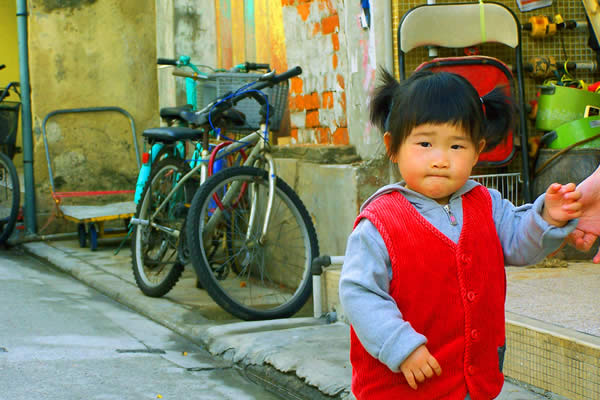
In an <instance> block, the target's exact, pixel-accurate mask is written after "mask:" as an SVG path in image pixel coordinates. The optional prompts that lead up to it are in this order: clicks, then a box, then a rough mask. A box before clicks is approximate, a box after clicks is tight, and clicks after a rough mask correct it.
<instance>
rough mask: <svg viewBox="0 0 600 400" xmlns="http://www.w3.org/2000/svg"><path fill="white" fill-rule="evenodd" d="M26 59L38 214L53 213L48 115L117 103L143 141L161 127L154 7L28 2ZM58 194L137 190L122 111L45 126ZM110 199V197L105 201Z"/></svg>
mask: <svg viewBox="0 0 600 400" xmlns="http://www.w3.org/2000/svg"><path fill="white" fill-rule="evenodd" d="M28 7H29V10H28V11H29V13H30V17H29V54H30V76H31V87H32V93H31V100H32V114H33V127H34V140H35V148H34V153H35V154H34V156H35V159H34V169H35V179H36V189H37V201H38V211H39V212H42V213H43V212H44V211H48V210H50V209H51V204H52V202H51V201H50V200H51V199H50V195H49V181H48V171H47V167H46V156H45V153H44V147H43V141H42V136H41V133H42V122H43V120H44V118H45V116H46V115H47V114H48V113H50V112H51V111H54V110H58V109H67V108H80V107H97V106H118V107H122V108H124V109H125V110H127V111H129V112H130V113H131V114H132V115H133V118H134V120H135V124H136V128H137V132H138V136H140V134H141V132H142V131H143V130H144V129H146V128H149V127H152V126H155V125H157V124H158V113H157V109H158V104H157V84H156V81H157V79H156V68H155V62H156V61H155V60H156V32H155V9H154V4H153V3H150V4H149V2H145V1H120V0H102V1H97V0H69V1H59V0H30V1H29V2H28ZM46 130H47V133H48V139H49V147H50V151H51V158H52V161H53V165H54V169H55V170H54V174H53V175H54V178H55V181H56V183H57V190H59V191H70V190H78V191H80V190H112V189H133V188H134V186H135V179H136V175H137V165H136V162H135V155H134V151H133V139H132V137H131V129H130V127H129V121H128V120H127V118H126V117H124V116H122V115H120V114H117V113H86V114H77V115H66V116H57V117H53V118H52V119H51V120H49V121H48V124H47V125H46ZM108 200H110V199H108Z"/></svg>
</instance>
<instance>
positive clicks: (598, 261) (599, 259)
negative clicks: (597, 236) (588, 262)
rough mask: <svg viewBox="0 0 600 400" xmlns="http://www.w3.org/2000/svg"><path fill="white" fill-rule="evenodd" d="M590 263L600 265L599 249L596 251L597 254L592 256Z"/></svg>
mask: <svg viewBox="0 0 600 400" xmlns="http://www.w3.org/2000/svg"><path fill="white" fill-rule="evenodd" d="M592 261H593V262H594V264H600V249H598V252H597V253H596V255H595V256H594V259H593V260H592Z"/></svg>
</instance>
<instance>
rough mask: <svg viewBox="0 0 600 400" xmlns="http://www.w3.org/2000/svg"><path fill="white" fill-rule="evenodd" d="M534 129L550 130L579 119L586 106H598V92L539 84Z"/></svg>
mask: <svg viewBox="0 0 600 400" xmlns="http://www.w3.org/2000/svg"><path fill="white" fill-rule="evenodd" d="M539 89H540V97H539V99H538V111H537V115H536V118H535V127H536V129H539V130H542V131H552V130H554V129H556V128H558V127H559V126H561V125H563V124H565V123H567V122H570V121H574V120H576V119H581V118H583V117H584V115H585V108H586V106H594V107H600V94H598V93H593V92H590V91H588V90H584V89H575V88H570V87H565V86H555V85H549V86H539Z"/></svg>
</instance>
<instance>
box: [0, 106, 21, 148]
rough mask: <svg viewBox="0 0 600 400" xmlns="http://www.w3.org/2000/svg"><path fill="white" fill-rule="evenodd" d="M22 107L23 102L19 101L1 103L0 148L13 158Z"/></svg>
mask: <svg viewBox="0 0 600 400" xmlns="http://www.w3.org/2000/svg"><path fill="white" fill-rule="evenodd" d="M20 107H21V103H20V102H18V101H3V102H2V103H0V150H2V152H3V153H5V154H6V155H7V156H8V157H9V158H10V159H11V160H12V158H13V157H14V155H15V149H16V147H15V142H16V140H17V128H18V126H19V108H20Z"/></svg>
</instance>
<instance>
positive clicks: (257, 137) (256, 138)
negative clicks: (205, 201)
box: [131, 125, 276, 243]
mask: <svg viewBox="0 0 600 400" xmlns="http://www.w3.org/2000/svg"><path fill="white" fill-rule="evenodd" d="M264 129H265V127H264V125H262V126H261V128H260V129H258V130H256V131H254V132H252V133H250V134H249V135H247V136H245V137H243V138H242V139H240V140H239V141H237V142H234V143H232V144H230V145H229V146H227V147H224V148H222V149H221V150H219V152H218V153H217V156H216V159H217V160H219V159H222V158H223V157H225V156H226V155H228V154H231V153H235V152H237V151H239V150H240V149H242V148H244V147H246V146H250V145H253V144H256V145H255V146H254V147H253V149H252V151H251V152H250V154H249V155H248V158H247V159H246V160H245V161H244V163H243V165H245V166H250V165H253V164H255V163H256V162H257V161H259V160H260V159H261V158H264V159H265V160H266V161H267V164H268V165H269V195H268V198H267V209H266V214H265V215H266V218H265V221H264V224H263V227H262V233H261V237H260V239H259V242H260V243H263V242H264V238H265V236H266V234H267V231H268V225H269V219H270V215H271V210H272V207H273V199H274V191H275V180H276V170H275V162H274V161H273V157H272V156H271V154H270V153H269V144H268V143H267V142H266V141H264V140H263V136H262V135H263V132H264ZM208 161H209V152H208V151H207V150H203V151H202V156H201V158H200V159H199V160H194V162H195V163H196V166H195V167H194V168H192V169H191V170H190V171H189V172H188V173H186V174H185V175H184V176H183V177H182V178H181V179H180V180H179V181H178V182H177V184H176V185H175V186H174V187H173V188H172V189H171V191H170V192H169V194H168V195H167V196H166V197H165V199H164V200H163V201H162V202H161V203H160V205H159V206H158V208H157V209H156V210H155V211H154V213H153V214H152V215H151V216H150V219H149V220H140V219H137V218H132V219H131V224H133V225H146V226H147V225H150V226H151V227H153V228H156V229H159V230H161V231H163V232H165V233H167V234H169V235H171V236H174V237H179V235H180V234H181V232H180V231H178V230H176V229H172V228H168V227H166V226H162V225H159V224H157V223H155V222H153V220H154V219H155V218H156V216H157V215H158V214H159V213H160V212H161V211H162V210H163V209H164V208H165V207H166V206H167V204H168V203H169V201H170V200H171V198H172V197H173V195H174V194H175V193H177V191H178V190H179V188H181V186H182V185H183V184H184V183H185V182H186V181H187V180H188V179H190V178H191V177H192V176H194V175H195V174H196V173H197V172H198V171H199V170H200V184H202V183H204V182H205V180H206V178H207V169H208ZM238 189H239V184H234V186H232V188H231V189H230V190H228V192H227V193H226V194H225V196H224V198H223V200H222V203H224V204H229V202H231V200H232V199H231V197H232V193H235V192H236V191H237V190H238ZM255 215H256V198H254V199H253V201H252V207H251V211H250V224H249V226H248V232H247V234H246V237H247V238H249V235H250V232H251V230H252V227H253V225H254V220H255ZM220 216H221V209H219V208H217V209H216V210H215V212H214V213H213V214H212V216H211V217H210V218H209V221H208V223H207V225H206V227H205V230H204V234H209V233H211V232H212V230H213V229H214V226H215V224H216V223H217V222H218V221H219V218H220Z"/></svg>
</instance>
